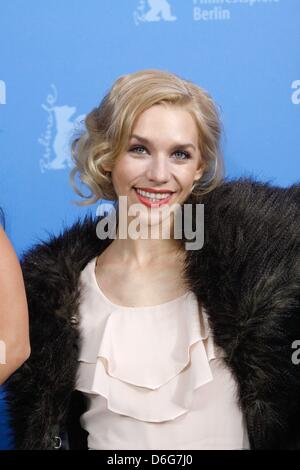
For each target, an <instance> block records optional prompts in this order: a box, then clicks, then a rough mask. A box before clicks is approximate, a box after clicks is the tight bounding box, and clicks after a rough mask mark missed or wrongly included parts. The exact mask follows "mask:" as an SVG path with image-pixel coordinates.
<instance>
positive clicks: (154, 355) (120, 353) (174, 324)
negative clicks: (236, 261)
mask: <svg viewBox="0 0 300 470" xmlns="http://www.w3.org/2000/svg"><path fill="white" fill-rule="evenodd" d="M91 274H92V273H91ZM89 285H90V286H91V284H89ZM93 287H94V288H95V285H94V286H93ZM86 289H88V292H86V294H87V295H86V300H85V299H83V302H82V304H81V307H80V309H81V316H82V318H83V319H84V321H83V322H82V325H81V326H82V331H81V338H82V343H81V350H80V354H79V361H80V363H79V368H78V373H77V384H76V388H77V390H80V391H82V392H85V393H88V394H96V395H101V396H102V397H104V398H105V399H106V400H107V407H108V409H109V410H111V411H112V412H115V413H119V414H121V415H126V416H130V417H132V418H135V419H139V420H142V421H148V422H162V421H168V420H172V419H175V418H177V417H178V416H181V415H183V414H184V413H186V412H187V411H188V410H189V409H190V407H191V404H192V400H193V393H194V391H195V390H196V389H198V388H199V387H201V386H204V385H205V384H207V383H208V382H210V381H211V380H213V375H212V372H211V369H210V364H209V362H210V361H211V360H213V359H216V358H219V357H222V356H224V355H225V354H224V352H223V350H221V349H220V348H217V347H216V345H214V342H213V338H212V335H211V332H210V328H209V325H208V319H207V315H206V312H205V310H204V309H203V308H202V311H201V310H200V311H199V305H198V302H197V299H196V297H195V295H194V294H193V293H192V292H188V293H187V295H184V296H181V297H179V298H178V299H175V301H171V302H167V303H165V304H161V305H158V306H152V307H144V308H131V307H128V308H125V307H120V308H118V306H117V305H114V304H112V303H109V302H105V297H103V296H102V295H101V291H99V288H98V291H97V289H93V288H91V289H90V288H88V286H86ZM91 302H92V303H91ZM97 303H98V308H97V311H95V307H96V305H97ZM91 305H92V306H93V312H92V313H93V314H92V315H91ZM100 312H101V313H100ZM85 313H87V315H86V316H85ZM91 320H92V321H93V325H91Z"/></svg>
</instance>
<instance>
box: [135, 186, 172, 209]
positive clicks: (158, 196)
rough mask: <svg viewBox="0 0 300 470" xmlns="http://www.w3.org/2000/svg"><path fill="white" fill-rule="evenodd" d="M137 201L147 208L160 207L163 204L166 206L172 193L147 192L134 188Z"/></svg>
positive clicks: (148, 190)
mask: <svg viewBox="0 0 300 470" xmlns="http://www.w3.org/2000/svg"><path fill="white" fill-rule="evenodd" d="M134 190H135V193H136V195H137V198H138V200H139V201H140V202H141V203H142V204H144V205H145V206H147V207H160V206H162V205H163V204H168V202H169V201H170V200H171V199H172V196H173V193H174V191H159V190H155V191H154V190H150V189H148V188H147V191H146V190H144V189H141V188H134Z"/></svg>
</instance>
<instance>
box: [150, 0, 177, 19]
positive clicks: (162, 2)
mask: <svg viewBox="0 0 300 470" xmlns="http://www.w3.org/2000/svg"><path fill="white" fill-rule="evenodd" d="M148 4H149V7H150V10H149V11H147V13H145V15H144V16H143V20H144V21H160V20H161V18H160V16H159V15H161V17H162V18H163V19H164V20H165V21H174V20H176V16H173V15H172V14H171V6H170V4H169V2H168V1H167V0H148Z"/></svg>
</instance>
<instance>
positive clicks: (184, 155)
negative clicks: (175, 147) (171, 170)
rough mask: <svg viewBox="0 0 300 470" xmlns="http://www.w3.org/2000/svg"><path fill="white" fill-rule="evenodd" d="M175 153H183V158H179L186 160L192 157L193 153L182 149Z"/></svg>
mask: <svg viewBox="0 0 300 470" xmlns="http://www.w3.org/2000/svg"><path fill="white" fill-rule="evenodd" d="M175 153H177V154H178V153H179V154H181V158H179V160H185V159H188V158H191V155H190V154H189V153H188V152H182V151H181V150H180V151H177V152H175Z"/></svg>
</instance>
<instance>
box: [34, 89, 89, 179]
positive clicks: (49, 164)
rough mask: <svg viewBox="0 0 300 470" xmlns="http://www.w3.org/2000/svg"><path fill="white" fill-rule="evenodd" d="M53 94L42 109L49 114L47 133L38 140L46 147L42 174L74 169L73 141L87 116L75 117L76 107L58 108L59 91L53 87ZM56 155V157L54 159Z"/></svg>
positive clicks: (63, 106)
mask: <svg viewBox="0 0 300 470" xmlns="http://www.w3.org/2000/svg"><path fill="white" fill-rule="evenodd" d="M51 88H52V90H53V93H50V94H49V95H48V96H47V99H46V104H42V108H43V109H44V110H45V111H46V112H47V115H48V122H47V128H46V131H45V132H44V133H43V134H42V135H41V137H40V138H39V139H38V142H39V143H40V144H41V145H42V146H43V147H44V155H43V157H42V158H41V159H40V168H41V171H42V173H44V172H45V171H46V170H62V169H65V168H68V167H69V168H70V167H72V166H73V165H72V159H71V140H72V137H73V136H74V134H75V133H76V130H79V128H80V127H82V123H83V120H84V118H85V115H84V114H82V115H79V116H77V117H74V115H75V113H76V107H75V106H69V105H66V104H65V105H62V106H57V104H56V102H57V89H56V87H55V85H51ZM52 154H54V157H53V158H51V157H52Z"/></svg>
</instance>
